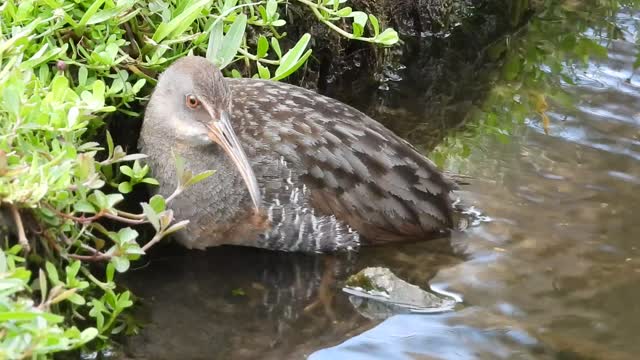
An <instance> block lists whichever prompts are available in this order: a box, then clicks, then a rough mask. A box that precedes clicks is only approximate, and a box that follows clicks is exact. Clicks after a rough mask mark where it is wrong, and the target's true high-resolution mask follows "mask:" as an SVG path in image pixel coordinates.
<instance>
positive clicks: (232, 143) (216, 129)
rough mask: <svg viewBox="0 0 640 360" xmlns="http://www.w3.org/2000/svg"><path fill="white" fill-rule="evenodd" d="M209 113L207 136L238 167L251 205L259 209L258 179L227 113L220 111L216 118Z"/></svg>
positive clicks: (260, 200) (260, 199)
mask: <svg viewBox="0 0 640 360" xmlns="http://www.w3.org/2000/svg"><path fill="white" fill-rule="evenodd" d="M209 113H210V115H211V119H212V121H211V125H208V126H207V127H208V128H209V133H208V135H209V138H210V139H211V140H213V141H214V142H215V143H216V144H218V145H220V146H221V147H222V149H224V151H225V152H226V153H227V155H228V156H229V157H230V158H231V160H232V161H233V164H234V165H235V166H236V167H237V168H238V171H240V175H242V179H244V182H245V184H246V185H247V189H249V195H251V200H252V201H253V206H254V207H255V208H256V210H259V208H260V203H261V202H262V198H261V196H260V189H259V188H258V181H257V179H256V176H255V175H254V174H253V169H252V168H251V164H249V160H248V159H247V155H245V153H244V150H242V146H240V141H238V137H237V136H236V133H235V132H234V131H233V128H232V127H231V122H230V121H229V114H228V113H227V112H226V111H223V112H221V113H220V118H219V119H216V117H215V116H214V115H213V113H212V112H211V111H209Z"/></svg>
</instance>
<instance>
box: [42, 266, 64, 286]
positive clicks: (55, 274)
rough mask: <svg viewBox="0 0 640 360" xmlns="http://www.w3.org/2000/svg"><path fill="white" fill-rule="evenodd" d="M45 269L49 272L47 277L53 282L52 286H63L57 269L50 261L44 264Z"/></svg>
mask: <svg viewBox="0 0 640 360" xmlns="http://www.w3.org/2000/svg"><path fill="white" fill-rule="evenodd" d="M44 267H45V269H46V270H47V276H48V277H49V280H51V284H53V285H54V286H55V285H59V284H61V282H60V278H59V277H58V270H56V267H55V266H54V265H53V264H52V263H50V262H48V261H47V262H46V263H45V264H44Z"/></svg>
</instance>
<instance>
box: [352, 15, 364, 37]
mask: <svg viewBox="0 0 640 360" xmlns="http://www.w3.org/2000/svg"><path fill="white" fill-rule="evenodd" d="M351 17H352V18H353V24H351V26H352V27H353V36H355V37H360V36H362V34H363V33H364V27H365V25H366V24H367V19H368V16H367V14H366V13H364V12H362V11H354V12H352V13H351Z"/></svg>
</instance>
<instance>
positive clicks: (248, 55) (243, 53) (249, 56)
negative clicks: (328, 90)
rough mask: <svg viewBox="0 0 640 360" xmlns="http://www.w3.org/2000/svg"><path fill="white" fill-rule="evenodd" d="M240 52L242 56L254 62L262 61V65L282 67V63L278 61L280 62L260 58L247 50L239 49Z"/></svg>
mask: <svg viewBox="0 0 640 360" xmlns="http://www.w3.org/2000/svg"><path fill="white" fill-rule="evenodd" d="M238 52H239V53H240V54H242V55H244V56H246V57H247V58H248V59H250V60H253V61H260V62H261V63H265V64H271V65H280V61H278V60H269V59H263V58H258V57H257V56H255V55H253V54H251V53H250V52H248V51H247V50H245V49H243V48H240V49H238Z"/></svg>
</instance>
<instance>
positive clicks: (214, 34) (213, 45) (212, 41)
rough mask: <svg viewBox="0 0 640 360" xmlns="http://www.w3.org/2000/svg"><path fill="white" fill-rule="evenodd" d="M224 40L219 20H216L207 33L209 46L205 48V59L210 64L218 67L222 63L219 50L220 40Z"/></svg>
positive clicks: (220, 46)
mask: <svg viewBox="0 0 640 360" xmlns="http://www.w3.org/2000/svg"><path fill="white" fill-rule="evenodd" d="M223 39H224V33H223V24H222V21H221V20H220V19H218V20H216V21H215V23H214V24H213V27H212V28H211V31H209V44H208V46H207V55H206V57H207V59H208V60H209V61H211V62H212V63H214V64H216V65H219V64H221V63H222V60H221V59H220V49H222V40H223Z"/></svg>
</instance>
